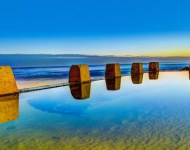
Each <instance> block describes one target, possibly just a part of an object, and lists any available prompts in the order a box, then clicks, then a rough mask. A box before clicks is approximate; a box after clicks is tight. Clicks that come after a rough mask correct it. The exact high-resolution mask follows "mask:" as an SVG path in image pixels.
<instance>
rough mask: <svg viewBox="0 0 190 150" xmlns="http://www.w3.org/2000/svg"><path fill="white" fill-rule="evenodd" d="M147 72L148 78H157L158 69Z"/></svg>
mask: <svg viewBox="0 0 190 150" xmlns="http://www.w3.org/2000/svg"><path fill="white" fill-rule="evenodd" d="M148 74H149V79H150V80H157V79H158V76H159V71H154V72H149V73H148Z"/></svg>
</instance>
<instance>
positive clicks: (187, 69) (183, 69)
mask: <svg viewBox="0 0 190 150" xmlns="http://www.w3.org/2000/svg"><path fill="white" fill-rule="evenodd" d="M180 71H189V67H184V68H182V69H181V70H180Z"/></svg>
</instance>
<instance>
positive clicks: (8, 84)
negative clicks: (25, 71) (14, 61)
mask: <svg viewBox="0 0 190 150" xmlns="http://www.w3.org/2000/svg"><path fill="white" fill-rule="evenodd" d="M15 93H18V88H17V85H16V81H15V78H14V74H13V71H12V69H11V67H10V66H0V96H3V95H10V94H15Z"/></svg>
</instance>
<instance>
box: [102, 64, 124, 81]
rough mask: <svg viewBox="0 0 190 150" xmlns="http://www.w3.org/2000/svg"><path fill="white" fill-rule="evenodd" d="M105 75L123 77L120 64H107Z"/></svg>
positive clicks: (107, 76)
mask: <svg viewBox="0 0 190 150" xmlns="http://www.w3.org/2000/svg"><path fill="white" fill-rule="evenodd" d="M105 77H106V78H109V77H114V78H115V77H121V71H120V64H118V63H116V64H106V72H105Z"/></svg>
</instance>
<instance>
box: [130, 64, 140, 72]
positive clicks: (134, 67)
mask: <svg viewBox="0 0 190 150" xmlns="http://www.w3.org/2000/svg"><path fill="white" fill-rule="evenodd" d="M141 73H143V65H142V63H133V64H132V67H131V74H141Z"/></svg>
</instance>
